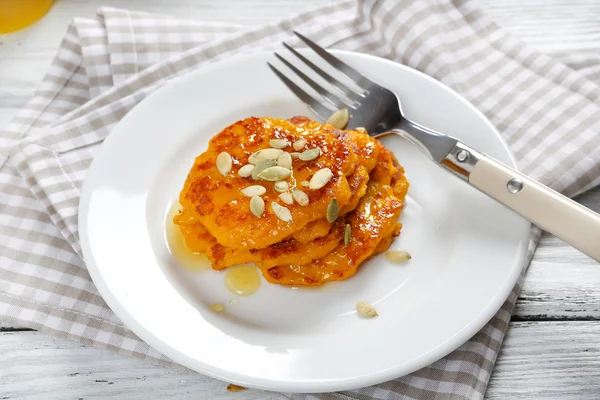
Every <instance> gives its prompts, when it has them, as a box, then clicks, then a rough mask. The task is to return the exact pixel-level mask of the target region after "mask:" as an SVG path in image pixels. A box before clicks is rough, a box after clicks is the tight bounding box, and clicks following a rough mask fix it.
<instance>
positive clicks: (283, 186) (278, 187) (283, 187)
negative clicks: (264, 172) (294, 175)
mask: <svg viewBox="0 0 600 400" xmlns="http://www.w3.org/2000/svg"><path fill="white" fill-rule="evenodd" d="M289 187H290V185H289V184H288V183H287V182H286V181H278V182H275V184H274V185H273V189H275V191H276V192H279V193H283V192H287V190H288V188H289Z"/></svg>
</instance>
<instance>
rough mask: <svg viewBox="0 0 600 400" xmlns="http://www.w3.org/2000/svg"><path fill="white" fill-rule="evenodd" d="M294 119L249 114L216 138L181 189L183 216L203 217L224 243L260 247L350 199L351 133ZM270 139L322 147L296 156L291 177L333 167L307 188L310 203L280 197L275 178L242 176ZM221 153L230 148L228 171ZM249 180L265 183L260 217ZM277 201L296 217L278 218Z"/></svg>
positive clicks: (295, 178)
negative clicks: (220, 162)
mask: <svg viewBox="0 0 600 400" xmlns="http://www.w3.org/2000/svg"><path fill="white" fill-rule="evenodd" d="M292 121H294V119H292V120H291V121H290V120H284V119H273V118H255V117H252V118H247V119H245V120H242V121H238V122H236V123H234V124H233V125H230V126H229V127H227V128H225V129H224V130H223V131H221V132H220V133H219V134H217V135H216V136H215V137H213V138H212V139H211V140H210V142H209V146H208V150H207V151H206V152H204V153H202V154H201V155H200V156H198V157H197V158H196V160H195V162H194V165H193V167H192V169H191V171H190V172H189V174H188V176H187V179H186V181H185V184H184V188H183V190H182V191H181V194H180V199H179V202H180V204H181V205H182V212H181V219H182V220H187V221H189V220H194V221H198V222H200V223H201V224H202V225H203V226H204V227H205V228H206V229H207V230H208V232H209V233H210V234H211V235H212V236H213V237H214V238H215V239H216V240H217V242H218V243H219V244H221V245H223V246H225V247H228V248H240V249H261V248H265V247H267V246H270V245H272V244H274V243H278V242H280V241H282V240H284V239H285V238H287V237H289V236H290V235H292V234H294V233H295V232H298V231H300V230H301V229H302V228H304V227H305V226H306V225H307V224H309V223H311V222H313V221H316V220H319V219H322V218H323V217H324V215H325V213H326V210H327V205H328V204H329V202H330V201H331V200H332V199H334V198H335V199H337V201H338V203H339V205H340V207H344V206H345V205H346V204H348V203H349V202H350V200H351V188H350V185H349V183H348V180H347V177H348V176H350V175H352V174H353V172H354V170H355V168H356V165H357V158H358V157H357V154H356V153H355V151H354V146H353V145H352V137H351V135H350V134H349V133H348V132H346V131H340V130H337V129H335V128H333V127H332V126H331V125H321V124H319V123H317V122H315V121H311V120H305V119H299V120H296V121H297V122H298V124H295V123H294V122H292ZM272 139H283V140H286V141H287V142H288V143H289V144H290V145H289V146H287V147H286V148H283V149H282V150H284V151H286V152H293V151H294V149H293V148H292V147H291V144H292V143H293V142H295V141H297V140H298V139H304V140H305V141H306V145H305V147H304V148H305V149H317V148H318V149H320V155H318V157H316V158H315V159H312V160H307V161H303V160H302V159H296V160H293V165H292V177H291V178H289V179H288V180H289V181H290V183H292V184H294V183H296V182H302V181H310V179H311V177H312V176H313V175H314V174H315V173H316V172H317V171H319V170H323V169H327V168H328V169H329V170H330V171H331V172H332V177H331V179H330V180H329V181H328V182H327V184H326V185H325V186H324V187H322V188H320V189H317V190H305V193H306V194H307V195H308V197H309V204H308V205H306V206H301V205H300V204H297V203H294V204H293V205H287V204H285V203H283V202H282V201H281V200H280V199H279V197H278V196H279V194H280V193H278V192H277V191H275V190H274V188H273V184H274V182H270V181H263V180H260V181H256V180H253V179H252V177H240V176H239V175H238V172H239V169H240V168H241V167H242V166H244V165H246V164H248V163H249V158H250V156H251V155H253V154H254V153H256V152H258V151H259V150H264V149H267V148H269V146H270V144H269V142H270V140H272ZM221 152H227V153H228V154H229V155H230V157H231V160H232V168H231V170H230V171H229V172H227V173H226V174H225V176H223V175H222V174H221V173H220V172H219V170H218V168H217V166H216V162H215V160H216V159H217V156H218V155H219V154H220V153H221ZM251 185H262V186H264V187H265V189H266V193H265V194H264V195H261V198H262V199H263V201H264V204H265V207H264V210H265V211H264V214H262V216H261V217H260V218H259V217H256V216H255V215H253V214H252V213H250V212H249V202H250V197H248V196H245V195H244V194H243V193H242V191H241V190H242V189H244V188H246V187H248V186H251ZM298 188H299V189H301V188H300V187H299V186H298ZM273 203H276V204H278V205H280V206H285V207H286V208H288V209H289V211H290V212H291V216H292V222H286V221H284V220H282V219H280V218H278V217H277V215H276V214H275V212H274V210H273V206H272V204H273ZM175 222H176V223H178V222H177V220H176V221H175Z"/></svg>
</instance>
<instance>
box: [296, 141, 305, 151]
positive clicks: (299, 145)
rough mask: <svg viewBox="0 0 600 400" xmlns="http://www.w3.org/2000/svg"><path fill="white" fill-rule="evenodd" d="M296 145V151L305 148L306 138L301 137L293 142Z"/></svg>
mask: <svg viewBox="0 0 600 400" xmlns="http://www.w3.org/2000/svg"><path fill="white" fill-rule="evenodd" d="M293 146H294V150H296V151H300V150H302V149H303V148H304V146H306V139H304V138H300V139H298V140H296V141H295V142H294V144H293Z"/></svg>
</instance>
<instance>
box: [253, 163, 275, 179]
mask: <svg viewBox="0 0 600 400" xmlns="http://www.w3.org/2000/svg"><path fill="white" fill-rule="evenodd" d="M274 166H275V160H271V159H266V160H260V161H259V162H257V163H256V165H255V166H254V169H253V170H252V179H254V180H255V181H256V180H258V179H259V178H258V174H260V173H261V172H263V170H265V169H267V168H270V167H274Z"/></svg>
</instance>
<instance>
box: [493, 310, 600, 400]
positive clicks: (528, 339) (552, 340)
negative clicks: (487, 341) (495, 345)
mask: <svg viewBox="0 0 600 400" xmlns="http://www.w3.org/2000/svg"><path fill="white" fill-rule="evenodd" d="M598 332H600V322H598V321H593V322H513V323H511V328H510V329H509V331H508V335H507V337H506V340H505V341H504V345H503V347H502V350H501V352H500V355H499V357H498V361H497V363H496V367H495V369H494V373H493V374H492V378H491V380H490V383H489V386H488V391H487V396H486V399H488V400H493V399H502V400H504V399H511V400H525V399H527V400H530V399H533V398H535V399H540V398H543V399H561V400H570V399H572V400H585V399H589V400H592V399H593V400H597V399H598V398H600V335H599V334H598Z"/></svg>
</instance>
